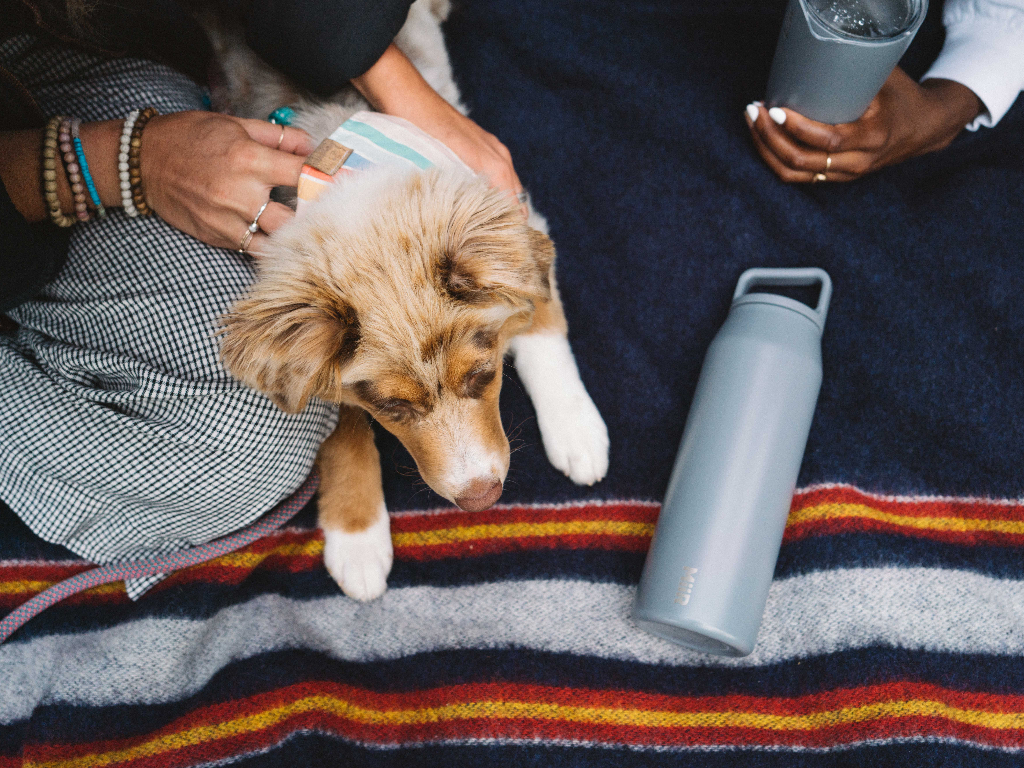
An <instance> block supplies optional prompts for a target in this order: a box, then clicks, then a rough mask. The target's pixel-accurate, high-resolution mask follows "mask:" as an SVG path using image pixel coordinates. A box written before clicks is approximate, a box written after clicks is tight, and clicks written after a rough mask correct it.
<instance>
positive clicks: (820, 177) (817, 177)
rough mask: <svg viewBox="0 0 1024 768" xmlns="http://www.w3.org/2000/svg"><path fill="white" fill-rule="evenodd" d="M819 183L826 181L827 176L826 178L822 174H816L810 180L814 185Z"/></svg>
mask: <svg viewBox="0 0 1024 768" xmlns="http://www.w3.org/2000/svg"><path fill="white" fill-rule="evenodd" d="M819 181H828V176H826V175H825V174H824V173H816V174H814V178H813V179H811V183H812V184H815V183H817V182H819Z"/></svg>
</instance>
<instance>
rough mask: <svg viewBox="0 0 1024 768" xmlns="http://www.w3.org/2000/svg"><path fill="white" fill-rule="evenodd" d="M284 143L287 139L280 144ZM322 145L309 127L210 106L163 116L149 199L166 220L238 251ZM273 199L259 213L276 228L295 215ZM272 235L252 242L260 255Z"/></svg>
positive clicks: (148, 161)
mask: <svg viewBox="0 0 1024 768" xmlns="http://www.w3.org/2000/svg"><path fill="white" fill-rule="evenodd" d="M278 142H280V146H279V145H278ZM313 149H314V147H313V146H312V141H311V139H310V138H309V136H308V135H307V134H306V133H305V131H302V130H299V129H298V128H285V129H284V136H283V138H282V135H281V126H279V125H273V124H272V123H267V122H264V121H262V120H244V119H241V118H236V117H230V116H228V115H218V114H214V113H210V112H176V113H173V114H169V115H158V116H157V117H154V118H153V119H152V120H150V121H149V123H148V124H147V125H146V129H145V130H144V131H143V133H142V146H141V148H140V156H139V160H140V171H141V173H142V184H143V189H144V190H145V193H146V202H147V204H148V205H149V206H150V207H151V208H152V209H153V211H154V212H156V213H157V215H159V216H160V217H161V218H162V219H164V221H166V222H167V223H168V224H171V225H173V226H175V227H177V228H178V229H180V230H182V231H183V232H186V233H188V234H190V235H192V236H193V237H196V238H198V239H200V240H202V241H203V242H204V243H209V244H210V245H215V246H218V247H221V248H231V249H234V250H237V249H238V247H239V246H240V244H241V242H242V238H243V236H244V235H245V233H246V231H247V230H248V228H249V225H250V224H251V223H252V220H253V218H254V217H255V216H256V213H257V212H258V211H259V209H260V207H261V206H262V205H263V204H264V203H266V202H267V201H268V200H269V199H270V190H271V189H273V188H274V187H276V186H295V185H296V183H297V182H298V179H299V173H300V172H301V169H302V164H303V161H304V158H305V156H306V155H308V154H309V153H310V152H311V151H312V150H313ZM294 215H295V214H294V212H293V211H292V210H291V209H290V208H288V207H287V206H286V205H282V204H281V203H275V202H272V203H270V204H269V205H267V208H266V210H264V211H263V214H262V215H261V216H260V219H259V228H260V230H261V231H262V232H266V233H270V232H273V231H274V230H276V229H277V228H278V227H280V226H281V225H282V224H284V223H285V222H286V221H288V219H290V218H291V217H292V216H294ZM265 239H266V235H264V234H261V233H257V234H256V235H254V236H253V238H252V241H251V242H250V244H249V247H248V248H247V250H248V251H252V252H253V253H255V254H258V253H259V250H260V246H261V245H262V243H263V242H264V240H265Z"/></svg>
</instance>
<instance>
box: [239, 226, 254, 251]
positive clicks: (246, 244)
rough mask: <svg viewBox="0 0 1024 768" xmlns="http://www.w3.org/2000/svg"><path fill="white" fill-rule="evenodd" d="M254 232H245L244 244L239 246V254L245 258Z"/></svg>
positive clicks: (248, 230) (243, 236) (249, 230)
mask: <svg viewBox="0 0 1024 768" xmlns="http://www.w3.org/2000/svg"><path fill="white" fill-rule="evenodd" d="M252 235H253V232H252V230H251V229H247V230H245V234H244V235H242V242H241V243H240V244H239V246H238V252H239V253H240V254H242V255H243V256H244V255H245V254H246V250H245V249H246V248H248V247H249V242H250V241H251V240H252Z"/></svg>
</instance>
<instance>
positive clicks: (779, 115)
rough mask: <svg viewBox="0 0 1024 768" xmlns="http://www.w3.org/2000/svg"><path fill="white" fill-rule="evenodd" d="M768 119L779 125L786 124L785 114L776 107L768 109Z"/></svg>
mask: <svg viewBox="0 0 1024 768" xmlns="http://www.w3.org/2000/svg"><path fill="white" fill-rule="evenodd" d="M768 117H770V118H771V119H772V120H774V121H775V122H776V123H778V124H779V125H782V124H783V123H784V122H786V113H785V112H783V111H782V110H781V109H779V108H778V107H772V108H771V109H769V110H768Z"/></svg>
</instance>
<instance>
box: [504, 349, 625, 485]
mask: <svg viewBox="0 0 1024 768" xmlns="http://www.w3.org/2000/svg"><path fill="white" fill-rule="evenodd" d="M512 352H513V354H514V355H515V365H516V371H518V373H519V378H520V379H521V380H522V382H523V386H524V387H525V388H526V391H527V393H528V394H529V395H530V400H532V401H533V407H534V408H535V409H536V411H537V425H538V426H539V427H540V436H541V439H542V440H543V441H544V451H545V452H546V453H547V455H548V461H550V462H551V463H552V465H554V467H555V468H556V469H559V470H561V471H562V472H564V473H565V474H566V475H568V476H569V479H570V480H572V481H573V482H574V483H578V484H580V485H593V484H594V483H596V482H597V481H598V480H601V479H602V478H604V476H605V474H607V472H608V428H607V427H606V426H605V424H604V419H602V418H601V414H600V413H598V410H597V406H595V405H594V401H593V400H591V399H590V395H588V394H587V390H586V388H585V387H584V386H583V382H582V381H580V375H579V371H578V370H577V368H576V361H575V359H574V358H573V356H572V350H571V349H570V348H569V342H568V340H567V339H566V338H565V337H564V336H558V335H546V334H526V335H523V336H517V337H516V338H515V339H513V340H512Z"/></svg>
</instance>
